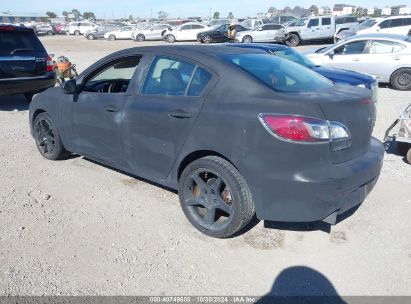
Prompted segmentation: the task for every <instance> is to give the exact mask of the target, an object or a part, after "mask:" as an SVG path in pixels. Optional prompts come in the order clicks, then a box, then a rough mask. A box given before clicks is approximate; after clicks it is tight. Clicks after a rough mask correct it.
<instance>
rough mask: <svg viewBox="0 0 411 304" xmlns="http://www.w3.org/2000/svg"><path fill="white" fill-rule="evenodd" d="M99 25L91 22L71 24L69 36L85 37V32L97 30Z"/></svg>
mask: <svg viewBox="0 0 411 304" xmlns="http://www.w3.org/2000/svg"><path fill="white" fill-rule="evenodd" d="M97 27H98V25H97V24H95V23H91V22H86V21H82V22H70V23H69V24H68V28H67V32H66V34H67V35H76V36H78V35H84V33H85V32H88V31H91V30H93V29H95V28H97Z"/></svg>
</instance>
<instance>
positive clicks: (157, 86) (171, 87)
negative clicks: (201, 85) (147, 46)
mask: <svg viewBox="0 0 411 304" xmlns="http://www.w3.org/2000/svg"><path fill="white" fill-rule="evenodd" d="M194 68H195V66H194V65H193V64H190V63H187V62H183V61H178V60H175V59H171V58H165V57H156V58H155V60H154V62H153V63H152V64H151V67H150V70H149V72H148V75H147V77H146V80H145V82H144V86H143V90H142V94H147V95H171V96H183V95H185V92H186V89H187V86H188V84H189V82H190V80H191V76H192V74H193V72H194Z"/></svg>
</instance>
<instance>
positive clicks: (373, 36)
mask: <svg viewBox="0 0 411 304" xmlns="http://www.w3.org/2000/svg"><path fill="white" fill-rule="evenodd" d="M357 39H388V40H396V41H406V42H410V41H409V39H410V37H409V36H405V35H397V34H383V33H372V34H360V35H355V36H352V37H349V38H347V40H346V41H349V40H357Z"/></svg>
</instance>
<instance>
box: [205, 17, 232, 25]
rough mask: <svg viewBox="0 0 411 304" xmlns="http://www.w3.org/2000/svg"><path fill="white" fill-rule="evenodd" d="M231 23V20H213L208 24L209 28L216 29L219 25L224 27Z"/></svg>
mask: <svg viewBox="0 0 411 304" xmlns="http://www.w3.org/2000/svg"><path fill="white" fill-rule="evenodd" d="M230 22H231V21H230V20H229V19H212V20H210V21H209V22H207V26H208V27H214V26H217V25H224V24H227V23H230Z"/></svg>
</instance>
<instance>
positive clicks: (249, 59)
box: [223, 54, 333, 92]
mask: <svg viewBox="0 0 411 304" xmlns="http://www.w3.org/2000/svg"><path fill="white" fill-rule="evenodd" d="M223 58H224V59H225V60H226V61H228V62H230V63H232V64H234V65H236V66H238V67H239V68H241V69H242V70H244V71H246V72H247V73H249V74H251V75H252V76H254V77H256V78H257V79H259V80H260V81H262V82H263V83H265V84H266V85H268V86H269V87H270V88H272V89H274V90H276V91H282V92H301V91H317V90H325V89H329V88H331V87H333V83H332V82H331V81H330V80H328V79H327V78H325V77H323V76H321V75H320V74H318V73H316V72H313V71H311V70H310V69H308V68H306V67H304V66H302V65H300V64H297V63H294V62H291V61H289V60H285V59H281V58H278V57H276V56H272V55H269V54H236V55H224V56H223Z"/></svg>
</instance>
